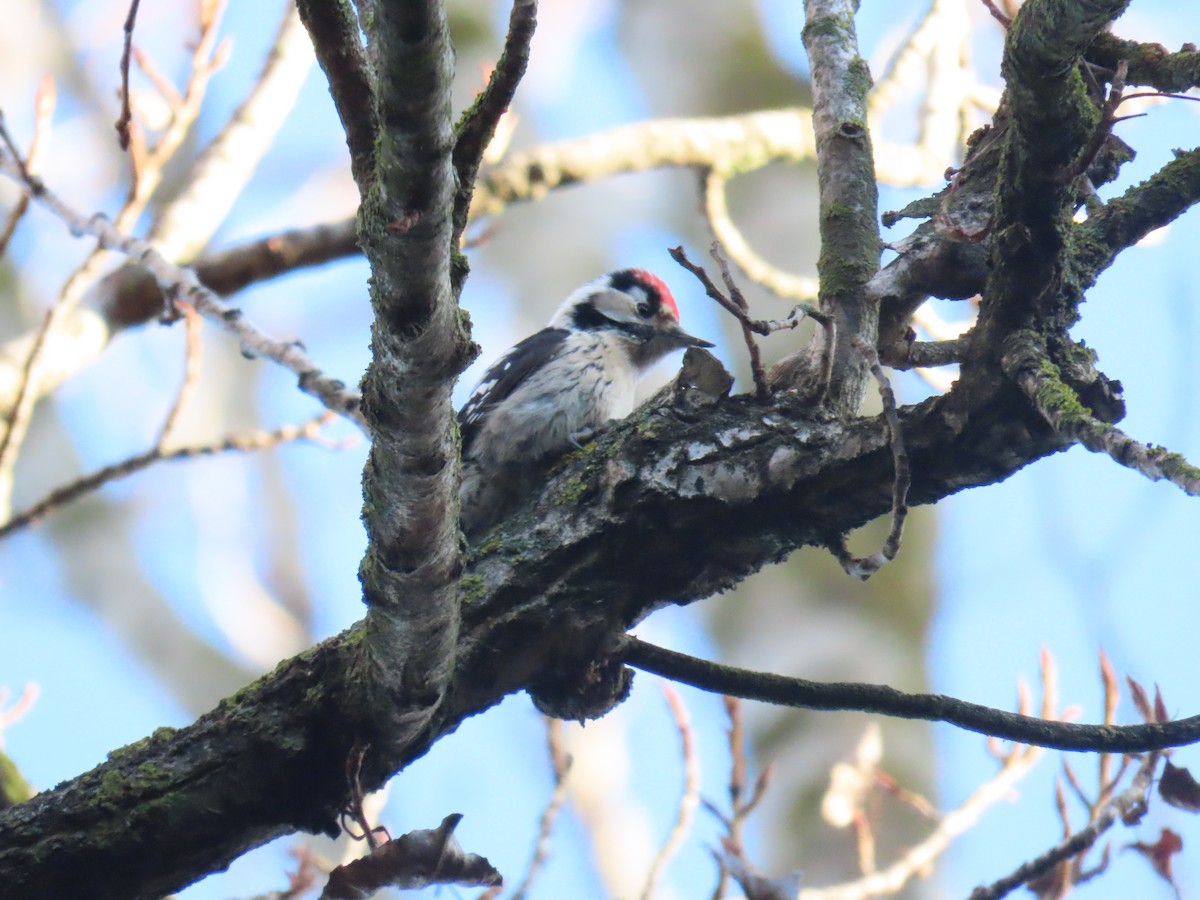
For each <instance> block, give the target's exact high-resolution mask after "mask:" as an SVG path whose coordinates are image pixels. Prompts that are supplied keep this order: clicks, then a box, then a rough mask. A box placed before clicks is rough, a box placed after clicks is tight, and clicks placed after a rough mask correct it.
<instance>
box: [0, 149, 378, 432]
mask: <svg viewBox="0 0 1200 900" xmlns="http://www.w3.org/2000/svg"><path fill="white" fill-rule="evenodd" d="M0 131H3V128H2V126H0ZM3 133H4V134H5V135H7V132H6V131H3ZM0 169H3V170H4V172H5V173H6V174H7V175H9V177H11V178H13V179H14V180H17V181H18V182H20V183H21V184H22V185H23V186H24V188H25V190H26V191H27V192H29V194H30V195H31V196H33V197H34V199H36V200H37V201H38V202H40V203H42V204H43V205H44V206H45V207H46V208H47V209H49V210H50V211H51V212H53V213H54V214H55V215H56V216H58V217H59V219H61V220H62V221H63V222H64V223H65V224H66V225H67V227H68V228H70V229H71V232H72V234H88V235H92V236H93V237H96V238H98V239H99V241H100V244H101V246H103V247H106V248H109V249H113V250H119V251H120V252H121V253H124V254H125V255H126V256H128V257H129V258H130V259H133V260H135V261H137V262H138V263H139V264H140V265H142V266H143V267H145V268H146V269H147V270H148V271H149V272H150V273H151V274H153V275H154V277H155V280H156V281H158V283H159V286H160V287H161V288H162V290H163V293H164V295H165V296H166V297H167V298H168V302H174V301H175V300H186V301H187V302H188V303H190V304H191V305H192V306H193V307H195V309H196V310H197V311H198V312H199V313H201V314H202V315H203V316H205V317H206V318H208V319H210V320H211V321H214V322H216V323H217V324H218V325H220V326H221V327H222V328H224V329H225V330H226V331H228V332H229V333H230V334H232V335H233V336H234V337H236V338H237V339H238V341H239V342H240V343H241V346H242V350H243V352H244V353H246V354H249V355H252V356H265V357H267V358H268V359H271V360H273V361H275V362H276V363H278V364H279V365H281V366H283V367H284V368H286V369H289V370H291V371H292V372H294V373H296V374H297V375H298V376H299V388H300V390H302V391H304V392H305V393H306V394H309V395H310V396H313V397H316V398H317V399H318V400H320V401H321V403H323V404H324V405H325V406H326V408H328V409H330V410H332V411H333V412H335V413H337V414H338V415H341V416H345V417H346V418H348V419H350V420H351V421H353V422H355V423H357V424H358V425H359V426H361V427H362V428H364V429H365V428H366V420H365V419H364V418H363V415H362V411H361V409H360V404H361V397H360V396H359V394H358V392H357V391H353V390H350V389H349V388H347V387H346V385H345V384H344V383H343V382H341V381H338V380H337V379H335V378H332V377H330V376H329V375H326V374H325V373H324V372H322V371H321V370H320V369H319V368H317V366H316V364H315V363H314V362H313V361H312V360H311V359H309V357H308V355H307V354H306V353H304V351H303V350H302V349H301V348H300V346H299V345H298V344H296V343H295V342H289V341H280V340H275V339H274V338H270V337H267V336H266V335H265V334H263V333H262V332H261V331H259V330H258V329H257V328H255V327H254V326H253V325H251V324H250V323H249V322H248V321H247V320H246V318H245V317H244V316H243V315H242V312H241V310H239V309H236V308H234V307H231V306H229V305H228V304H226V303H224V302H222V301H221V300H220V298H218V297H217V295H216V294H215V293H213V292H212V291H210V290H209V289H208V288H206V287H204V286H203V285H202V284H200V281H199V279H198V278H197V277H196V273H195V272H194V271H192V270H191V269H189V268H185V267H182V266H177V265H174V264H173V263H171V262H169V261H168V260H167V259H166V258H164V257H163V255H162V254H161V253H159V252H158V251H157V250H156V249H155V248H154V246H153V245H152V244H149V243H147V242H146V241H143V240H140V239H138V238H135V237H132V236H130V235H127V234H123V233H122V232H121V231H119V230H118V229H117V228H116V227H114V226H113V224H112V223H111V222H109V221H108V219H106V218H104V216H102V215H95V216H92V217H91V218H90V219H87V218H84V217H83V216H82V215H80V214H79V213H78V212H76V211H75V210H73V209H72V208H71V207H69V206H67V205H66V204H65V203H64V202H63V201H62V200H60V199H59V198H58V197H57V196H56V195H55V194H53V193H52V192H51V191H50V190H49V189H47V188H46V186H45V185H44V184H43V183H42V182H41V180H40V179H37V178H34V177H32V176H29V175H28V174H27V173H23V172H22V170H21V168H20V167H19V166H17V165H15V164H14V163H13V161H12V160H11V159H9V158H8V157H7V156H5V157H3V158H0Z"/></svg>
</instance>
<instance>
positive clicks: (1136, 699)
mask: <svg viewBox="0 0 1200 900" xmlns="http://www.w3.org/2000/svg"><path fill="white" fill-rule="evenodd" d="M1125 680H1126V681H1128V682H1129V693H1130V696H1131V697H1132V698H1133V705H1134V706H1136V707H1137V711H1138V712H1139V713H1141V715H1142V718H1143V719H1144V720H1145V721H1147V722H1153V721H1154V710H1153V709H1152V708H1151V707H1150V695H1149V694H1147V693H1146V689H1145V688H1144V687H1142V686H1141V685H1140V684H1138V683H1137V682H1136V681H1134V680H1133V679H1132V678H1129V677H1126V678H1125Z"/></svg>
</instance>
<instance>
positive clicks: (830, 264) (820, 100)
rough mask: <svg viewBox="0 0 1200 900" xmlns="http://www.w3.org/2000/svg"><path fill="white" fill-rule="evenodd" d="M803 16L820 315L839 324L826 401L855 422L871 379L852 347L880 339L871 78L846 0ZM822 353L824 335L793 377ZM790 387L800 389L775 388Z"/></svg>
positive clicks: (818, 3)
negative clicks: (873, 288)
mask: <svg viewBox="0 0 1200 900" xmlns="http://www.w3.org/2000/svg"><path fill="white" fill-rule="evenodd" d="M804 9H805V26H804V46H805V49H807V50H808V56H809V60H810V61H811V65H812V71H813V130H814V131H815V132H816V148H817V183H818V188H819V192H820V231H821V255H820V257H819V259H818V260H817V272H818V274H819V275H820V280H821V285H820V292H819V295H818V296H819V301H820V306H821V309H822V311H824V312H825V313H827V314H829V315H832V316H834V318H835V320H836V322H837V338H836V344H835V346H834V355H833V360H834V363H833V380H832V382H831V383H830V385H829V390H828V393H827V394H825V396H826V398H827V402H828V403H829V405H830V407H831V408H832V409H833V410H834V411H835V412H838V413H840V414H842V415H853V414H855V413H856V412H858V407H859V404H860V403H861V402H862V398H863V396H864V395H865V393H866V386H867V378H868V375H867V366H866V362H865V361H864V359H863V357H862V354H861V353H859V352H858V351H857V350H855V349H854V346H853V343H852V341H853V339H854V338H859V339H861V340H863V341H864V342H865V343H867V344H868V345H870V346H872V347H874V346H875V345H876V342H877V340H878V332H879V306H878V303H877V302H875V300H874V298H872V297H870V296H869V295H868V294H867V292H866V285H867V282H868V280H869V279H870V278H871V276H873V275H874V274H875V273H876V272H877V271H878V270H879V252H880V250H881V249H882V242H881V241H880V238H879V225H878V221H877V210H878V200H879V193H878V190H877V188H876V183H875V162H874V158H873V152H872V148H871V134H870V131H869V130H868V128H867V92H868V90H869V88H870V85H871V74H870V71H869V70H868V69H867V64H866V61H865V60H863V59H862V58H861V57H860V56H859V55H858V39H857V37H856V33H855V27H854V12H855V10H856V9H857V4H855V3H852V2H850V0H806V2H805V4H804ZM824 350H825V347H824V335H822V334H817V335H814V337H813V340H812V341H811V342H810V344H809V345H808V347H807V348H806V349H805V350H803V351H801V353H802V354H804V358H805V359H806V360H808V361H809V363H808V364H806V365H804V366H800V367H798V368H797V369H796V370H795V371H796V374H797V375H799V376H802V377H805V376H808V374H809V372H810V371H811V370H812V368H814V366H815V361H816V360H817V359H818V358H819V357H820V355H821V354H822V353H823V352H824ZM792 386H799V384H796V385H788V384H780V385H779V387H781V388H787V387H792Z"/></svg>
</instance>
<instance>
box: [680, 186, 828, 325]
mask: <svg viewBox="0 0 1200 900" xmlns="http://www.w3.org/2000/svg"><path fill="white" fill-rule="evenodd" d="M728 187H729V180H728V178H726V177H725V176H724V175H723V174H720V173H718V172H717V171H716V170H712V169H710V170H708V171H707V172H705V173H704V174H703V176H702V181H701V194H702V195H703V198H704V217H705V221H706V222H707V223H708V227H709V228H710V229H711V230H712V235H713V238H714V239H715V240H716V241H717V242H719V243H720V244H721V246H722V248H723V249H724V250H725V253H726V254H728V256H729V258H730V259H731V260H733V262H734V264H735V265H736V266H737V267H738V268H739V269H741V270H742V272H743V273H744V274H745V276H746V277H747V278H749V279H750V280H751V281H753V282H754V283H755V284H759V285H762V286H763V287H765V288H766V289H767V290H769V291H770V292H771V293H773V294H775V295H776V296H778V297H783V298H784V299H786V300H793V301H796V302H798V303H812V302H814V301H815V300H816V298H817V289H818V284H817V279H815V278H803V277H800V276H798V275H793V274H791V273H790V272H785V271H784V270H783V269H781V268H779V267H778V266H776V265H773V264H772V263H770V262H768V261H767V260H766V259H764V258H763V257H762V256H761V255H760V254H759V253H758V251H756V250H755V249H754V248H753V247H751V246H750V242H749V241H747V240H746V236H745V235H743V234H742V232H741V230H740V229H739V228H738V227H737V225H736V223H735V222H734V221H733V217H732V216H731V215H730V214H729V204H728V202H727V196H726V195H727V192H728Z"/></svg>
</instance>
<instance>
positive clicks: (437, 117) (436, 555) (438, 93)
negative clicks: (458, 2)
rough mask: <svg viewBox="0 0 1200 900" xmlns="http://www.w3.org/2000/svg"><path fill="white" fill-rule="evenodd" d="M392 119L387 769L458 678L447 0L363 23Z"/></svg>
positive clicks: (380, 601)
mask: <svg viewBox="0 0 1200 900" xmlns="http://www.w3.org/2000/svg"><path fill="white" fill-rule="evenodd" d="M367 26H368V31H367V42H368V49H369V51H370V53H371V56H372V59H374V60H375V62H376V77H377V79H378V98H377V103H378V108H377V113H376V114H377V116H378V119H379V121H380V122H381V123H384V124H385V125H386V127H384V128H383V129H382V130H381V132H380V134H379V137H378V141H377V147H376V151H375V153H376V155H375V158H374V161H373V165H374V175H373V176H372V182H371V183H372V185H373V186H372V188H371V189H370V190H367V191H365V192H364V193H363V196H362V205H361V206H360V207H359V232H360V235H361V244H362V247H363V250H364V252H365V253H366V256H367V259H368V261H369V262H370V264H371V273H372V278H371V306H372V309H373V311H374V314H375V320H374V323H373V325H372V329H371V364H370V365H369V366H368V368H367V372H366V374H365V375H364V376H363V382H362V392H363V413H364V415H365V416H366V418H367V421H368V423H369V427H370V433H371V437H372V443H371V450H370V455H369V457H368V459H367V464H366V468H365V470H364V472H363V497H364V506H363V523H364V525H365V526H366V530H367V541H368V543H367V553H366V556H365V557H364V559H363V562H362V566H361V568H360V573H359V574H360V580H361V581H362V586H363V597H364V600H365V601H366V603H367V608H368V609H367V618H366V620H365V622H366V628H365V634H364V637H365V646H364V648H363V656H362V658H361V660H360V663H361V669H359V671H358V675H359V676H360V677H362V678H363V684H362V686H361V689H362V690H363V691H364V697H363V698H360V699H361V700H362V701H365V709H363V710H360V711H364V712H365V711H366V710H367V709H369V713H368V717H367V718H366V719H365V720H364V721H363V722H362V728H363V729H364V731H365V737H367V739H369V741H370V743H371V744H372V745H373V751H374V754H375V759H369V760H368V761H367V765H368V768H369V767H370V766H371V765H372V764H374V765H376V766H377V767H378V768H379V769H386V770H388V771H391V770H393V769H394V768H395V767H396V765H398V761H397V760H398V759H402V758H403V755H402V754H403V752H404V748H406V747H408V746H410V745H411V743H412V742H413V741H414V740H415V739H416V738H417V736H418V735H419V734H423V733H427V732H426V729H427V728H428V726H429V721H430V718H431V716H432V715H433V713H434V711H435V710H436V709H437V707H438V704H439V703H440V702H441V699H442V694H443V691H444V689H445V687H446V685H447V684H449V681H450V678H451V674H452V671H453V667H454V663H455V646H456V642H457V638H458V615H459V614H458V602H459V598H458V585H457V578H458V576H459V574H460V573H461V571H462V557H461V551H460V548H459V544H460V540H459V538H460V535H459V527H458V514H457V500H458V496H457V491H458V479H457V471H458V458H459V449H458V440H457V437H456V432H455V430H454V428H453V423H454V410H453V408H452V406H451V403H450V392H451V389H452V388H453V385H454V380H455V378H456V377H457V376H458V375H459V373H461V372H462V370H463V369H465V368H466V367H467V365H468V363H469V362H470V361H471V359H472V357H473V355H474V353H475V352H477V351H476V350H475V347H474V345H473V344H472V343H471V341H470V338H469V335H468V331H467V325H466V321H465V316H464V315H463V314H462V312H461V311H460V310H459V308H458V305H457V302H456V301H457V297H456V296H455V295H454V293H453V291H452V288H451V254H452V252H453V250H454V246H453V237H454V233H453V221H452V219H453V209H454V197H455V190H456V187H455V173H454V167H453V163H452V153H453V150H454V131H453V128H452V127H451V120H450V102H451V95H450V89H451V83H452V80H453V75H454V50H453V47H452V46H451V44H450V33H449V28H448V24H447V21H446V11H445V9H444V7H443V4H442V3H440V2H437V0H419V2H409V3H403V4H394V3H389V4H381V5H379V6H378V7H377V8H376V10H375V15H374V17H373V19H372V20H371V21H370V23H367Z"/></svg>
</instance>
